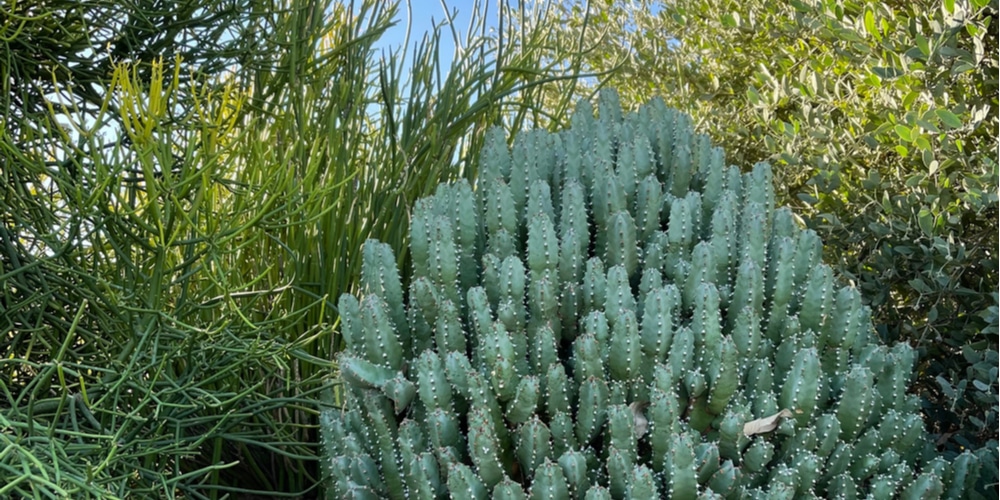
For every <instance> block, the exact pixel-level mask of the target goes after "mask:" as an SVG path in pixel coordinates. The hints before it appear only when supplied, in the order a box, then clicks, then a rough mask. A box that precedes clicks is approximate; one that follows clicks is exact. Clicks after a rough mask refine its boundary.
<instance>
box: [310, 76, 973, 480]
mask: <svg viewBox="0 0 1000 500" xmlns="http://www.w3.org/2000/svg"><path fill="white" fill-rule="evenodd" d="M599 109H600V117H598V118H595V117H594V116H593V112H592V108H591V107H590V106H589V104H588V103H586V102H584V103H582V104H581V105H580V106H579V108H578V109H577V112H576V114H575V115H574V117H573V120H572V123H573V126H572V127H571V128H570V129H568V130H566V131H563V132H561V133H558V134H546V133H542V132H531V133H526V134H523V135H521V136H520V137H519V138H518V139H517V141H515V143H514V146H513V148H512V150H508V149H507V147H506V144H505V142H504V137H503V135H502V134H500V133H499V132H496V131H493V132H490V134H489V135H488V137H487V144H486V146H485V147H484V149H483V154H482V158H481V164H480V176H479V180H478V182H477V185H476V186H475V189H473V187H472V186H470V185H469V184H467V183H457V184H453V185H442V186H441V187H440V188H439V189H438V191H437V193H436V194H435V195H434V196H433V197H431V198H428V199H425V200H421V201H420V202H418V203H417V204H416V206H415V209H414V213H413V220H412V231H411V240H410V245H411V256H412V259H413V266H412V268H413V275H412V276H411V277H410V280H409V290H408V301H407V302H406V303H405V304H404V297H403V288H402V285H401V284H400V283H401V282H400V278H399V275H398V273H397V271H396V268H395V259H394V258H393V256H392V253H391V251H390V250H389V249H388V247H387V246H385V245H383V244H381V243H377V242H371V241H370V242H368V243H367V244H366V246H365V250H364V257H365V265H364V268H363V276H362V283H363V288H364V290H363V294H364V295H363V298H361V299H360V300H359V299H357V298H355V297H353V296H350V295H345V296H343V297H341V299H340V305H339V309H340V314H341V316H342V329H343V334H344V338H345V340H346V343H347V350H346V351H345V352H344V353H343V354H342V355H341V356H340V358H339V366H340V371H341V375H342V379H343V381H344V382H345V389H346V390H345V391H344V394H345V406H344V408H343V409H329V410H326V411H324V412H323V413H322V419H321V431H322V446H323V449H324V452H325V454H326V458H325V460H324V462H323V468H324V473H325V477H326V488H327V492H328V497H329V498H443V497H448V496H449V495H450V496H451V497H452V498H502V499H506V498H512V499H519V498H546V499H549V498H552V499H561V498H567V499H568V498H577V499H580V498H627V497H633V498H655V497H664V498H666V497H670V498H681V499H685V498H690V499H695V498H793V497H799V496H802V497H809V496H814V497H831V498H858V497H863V496H870V495H871V496H874V497H877V498H883V497H885V498H888V497H890V496H893V495H898V496H900V497H902V498H957V497H960V496H961V495H962V494H963V491H964V490H965V488H966V486H967V485H969V484H972V483H973V482H974V481H975V479H976V474H977V467H978V462H977V460H976V457H975V456H973V455H971V454H968V453H967V454H964V455H961V456H959V457H958V458H957V459H955V460H954V461H953V462H947V461H945V460H943V459H941V458H935V459H933V460H930V458H929V455H928V446H929V443H928V441H927V439H926V436H925V435H924V431H923V426H922V422H921V420H920V416H919V414H918V412H917V400H916V398H914V397H913V396H911V395H909V394H907V393H906V386H907V383H908V381H909V379H910V376H911V371H912V366H913V362H914V354H913V352H912V351H911V350H910V348H909V347H908V346H906V345H897V346H895V347H891V348H890V347H887V346H884V345H881V344H879V343H878V342H877V339H876V338H874V336H873V334H872V331H871V322H870V320H869V318H868V314H869V313H868V310H867V309H866V308H865V307H864V306H862V303H861V298H860V295H859V294H858V292H857V291H856V290H854V289H852V288H847V287H843V286H840V285H838V284H837V282H836V280H835V277H834V276H833V274H832V272H831V270H830V268H829V267H827V266H826V265H824V264H822V262H821V259H820V254H821V246H820V241H819V239H818V238H817V237H816V235H815V234H814V233H812V232H811V231H808V230H801V229H800V228H799V227H798V226H797V225H796V224H795V222H794V220H793V217H792V215H791V213H790V212H789V211H788V210H787V209H775V208H774V193H773V188H772V186H771V174H770V168H769V167H768V166H767V165H766V164H758V165H755V166H754V167H753V169H752V170H751V171H750V172H747V173H741V172H740V171H739V170H738V169H737V168H736V167H732V166H728V167H727V166H726V165H725V163H724V156H723V153H722V151H721V150H719V149H716V148H712V147H711V145H710V144H709V142H708V139H707V138H706V137H704V136H701V135H697V134H695V133H694V132H693V131H692V126H691V123H690V118H688V117H687V116H685V115H683V114H680V113H677V112H675V111H673V110H670V109H667V108H666V107H665V106H664V105H663V103H662V102H661V101H654V102H652V103H651V104H649V105H647V106H645V107H643V108H641V109H640V110H639V111H637V112H635V113H628V114H627V115H626V114H623V113H622V111H621V110H620V109H619V108H618V105H617V98H616V97H615V95H614V94H613V93H608V92H605V93H603V94H601V98H600V101H599Z"/></svg>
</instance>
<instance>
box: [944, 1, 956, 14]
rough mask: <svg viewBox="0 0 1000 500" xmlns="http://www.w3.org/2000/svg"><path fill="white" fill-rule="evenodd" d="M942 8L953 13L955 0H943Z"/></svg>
mask: <svg viewBox="0 0 1000 500" xmlns="http://www.w3.org/2000/svg"><path fill="white" fill-rule="evenodd" d="M944 10H946V11H947V12H948V13H949V14H954V13H955V0H944Z"/></svg>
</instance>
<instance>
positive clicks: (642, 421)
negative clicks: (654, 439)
mask: <svg viewBox="0 0 1000 500" xmlns="http://www.w3.org/2000/svg"><path fill="white" fill-rule="evenodd" d="M647 406H649V403H645V402H643V403H640V402H638V401H636V402H634V403H632V404H630V405H628V407H629V409H631V410H632V416H633V417H634V418H635V438H636V439H642V436H644V435H645V434H646V430H647V429H648V428H649V420H647V419H646V415H645V414H643V410H645V409H646V407H647Z"/></svg>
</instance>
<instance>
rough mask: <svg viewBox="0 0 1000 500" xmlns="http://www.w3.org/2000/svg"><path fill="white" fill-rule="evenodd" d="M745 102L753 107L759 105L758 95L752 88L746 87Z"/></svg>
mask: <svg viewBox="0 0 1000 500" xmlns="http://www.w3.org/2000/svg"><path fill="white" fill-rule="evenodd" d="M747 100H748V101H750V104H753V105H754V106H759V105H760V94H758V93H757V90H756V89H754V88H753V86H750V87H747Z"/></svg>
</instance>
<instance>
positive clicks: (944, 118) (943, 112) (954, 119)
mask: <svg viewBox="0 0 1000 500" xmlns="http://www.w3.org/2000/svg"><path fill="white" fill-rule="evenodd" d="M936 113H937V116H938V118H940V119H941V122H942V123H944V124H945V125H947V126H949V127H951V128H958V127H961V126H962V119H961V118H959V117H958V115H956V114H955V113H952V112H951V111H948V110H947V109H944V108H939V109H938V110H937V111H936Z"/></svg>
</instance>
